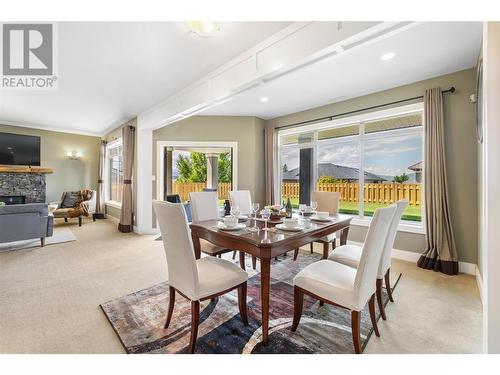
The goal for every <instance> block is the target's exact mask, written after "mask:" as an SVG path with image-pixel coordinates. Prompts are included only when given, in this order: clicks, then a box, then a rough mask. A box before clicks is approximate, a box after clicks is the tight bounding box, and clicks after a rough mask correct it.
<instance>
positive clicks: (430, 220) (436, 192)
mask: <svg viewBox="0 0 500 375" xmlns="http://www.w3.org/2000/svg"><path fill="white" fill-rule="evenodd" d="M424 133H425V141H424V144H425V146H424V148H425V150H424V176H425V178H424V183H425V184H424V194H425V219H426V242H427V249H426V250H425V252H424V253H423V254H422V255H421V256H420V259H419V260H418V266H419V267H421V268H425V269H432V270H434V271H441V272H443V273H445V274H448V275H456V274H458V254H457V250H456V248H455V241H454V239H453V231H452V227H451V217H450V208H449V201H448V188H447V181H446V159H445V149H444V121H443V94H442V93H441V89H439V88H434V89H430V90H426V91H425V94H424Z"/></svg>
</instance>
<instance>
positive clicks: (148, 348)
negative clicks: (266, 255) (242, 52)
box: [101, 251, 401, 354]
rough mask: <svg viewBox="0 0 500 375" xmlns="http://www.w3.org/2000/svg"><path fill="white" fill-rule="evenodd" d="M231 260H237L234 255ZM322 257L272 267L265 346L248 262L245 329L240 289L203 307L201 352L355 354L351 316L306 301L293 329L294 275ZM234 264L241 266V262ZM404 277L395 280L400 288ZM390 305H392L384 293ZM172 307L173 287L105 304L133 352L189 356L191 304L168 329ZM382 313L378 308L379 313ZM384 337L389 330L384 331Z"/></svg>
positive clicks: (364, 328) (178, 308)
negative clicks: (238, 291)
mask: <svg viewBox="0 0 500 375" xmlns="http://www.w3.org/2000/svg"><path fill="white" fill-rule="evenodd" d="M226 259H231V258H230V255H228V256H227V258H226ZM320 259H321V256H320V255H319V254H316V253H315V254H309V253H308V252H305V251H302V252H301V253H300V254H299V257H298V258H297V261H295V262H294V261H293V259H292V257H291V256H288V257H280V258H279V259H278V260H277V261H273V263H272V265H271V303H270V304H271V310H270V324H269V326H270V330H269V331H270V333H269V345H268V346H263V345H261V343H260V340H261V335H262V330H261V322H260V316H261V310H260V302H259V295H260V275H259V273H258V269H259V266H258V265H257V271H254V270H252V268H251V261H250V258H249V257H248V259H247V271H248V272H249V276H250V277H249V280H248V297H247V304H248V305H247V306H248V320H249V325H248V326H247V327H245V326H244V325H243V323H242V322H241V320H240V316H239V313H238V298H237V293H236V291H233V292H231V293H228V294H226V295H224V296H221V297H219V298H218V299H217V300H216V301H213V302H210V301H204V302H202V304H201V309H202V311H201V313H200V326H199V331H198V341H197V342H196V353H210V354H216V353H226V354H230V353H234V354H237V353H283V354H284V353H301V354H307V353H325V354H326V353H344V354H351V353H354V349H353V344H352V336H351V323H350V322H351V320H350V317H351V316H350V312H349V311H348V310H345V309H341V308H336V307H333V306H330V305H326V304H325V305H324V306H319V303H318V301H316V300H313V299H310V298H309V297H307V296H306V297H305V299H304V311H303V314H302V319H301V320H300V325H299V327H298V329H297V331H296V332H291V331H290V326H291V324H292V316H293V285H292V279H293V277H294V276H295V275H296V274H297V273H298V272H299V271H300V270H301V269H303V268H304V267H305V266H307V265H308V264H310V263H312V262H315V261H318V260H320ZM234 262H237V260H235V261H234ZM400 277H401V275H399V276H398V277H397V279H396V280H394V281H393V283H392V284H393V288H394V287H395V286H396V285H397V282H398V281H399V279H400ZM384 301H385V304H387V302H388V298H387V294H386V293H385V290H384ZM167 307H168V283H167V282H163V283H161V284H158V285H155V286H152V287H150V288H147V289H144V290H141V291H138V292H135V293H132V294H129V295H126V296H124V297H120V298H118V299H115V300H112V301H109V302H106V303H103V304H102V305H101V308H102V310H103V311H104V313H105V314H106V317H107V318H108V320H109V322H110V323H111V325H112V326H113V329H114V330H115V332H116V334H117V335H118V337H119V338H120V341H121V343H122V345H123V347H124V348H125V350H126V351H127V353H133V354H135V353H186V351H187V345H188V343H189V334H190V322H191V304H190V302H189V301H188V300H186V299H184V298H183V297H182V296H180V295H179V294H177V295H176V303H175V309H174V314H173V316H172V321H171V323H170V327H169V328H168V329H166V330H165V329H164V328H163V325H164V323H165V319H166V315H167ZM377 314H378V310H377ZM372 331H373V329H372V325H371V322H370V316H369V313H368V308H367V307H366V308H365V310H364V311H363V312H362V320H361V340H362V345H363V349H364V347H365V346H366V343H367V342H368V340H369V339H370V336H371V334H372ZM381 334H382V335H383V332H381Z"/></svg>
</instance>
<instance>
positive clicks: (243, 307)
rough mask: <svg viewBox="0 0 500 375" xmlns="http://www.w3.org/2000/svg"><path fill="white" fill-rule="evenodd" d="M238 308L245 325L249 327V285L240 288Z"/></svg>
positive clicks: (245, 284)
mask: <svg viewBox="0 0 500 375" xmlns="http://www.w3.org/2000/svg"><path fill="white" fill-rule="evenodd" d="M238 308H239V309H240V316H241V320H242V321H243V324H244V325H246V326H247V325H248V315H247V283H246V282H245V283H244V284H242V285H241V286H240V287H238Z"/></svg>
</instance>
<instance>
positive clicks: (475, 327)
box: [0, 220, 482, 353]
mask: <svg viewBox="0 0 500 375" xmlns="http://www.w3.org/2000/svg"><path fill="white" fill-rule="evenodd" d="M57 225H58V227H59V226H60V227H68V228H70V229H71V231H72V232H73V234H74V235H75V236H76V237H77V239H78V240H77V241H76V242H70V243H61V244H56V245H51V246H46V247H44V248H41V249H34V250H23V251H9V252H3V253H0V285H1V288H0V317H1V319H0V332H1V334H0V353H124V350H123V348H122V346H121V345H120V342H119V340H118V338H117V337H116V335H115V333H114V332H113V329H112V328H111V326H110V324H109V323H108V322H107V320H106V317H105V316H104V314H103V313H102V311H101V309H100V307H99V304H101V303H103V302H106V301H109V300H112V299H115V298H118V297H120V296H123V295H126V294H128V293H132V292H135V291H137V290H140V289H143V288H147V287H150V286H152V285H155V284H158V283H160V282H162V281H164V280H165V279H167V267H166V263H165V255H164V253H163V244H162V242H161V241H154V239H155V238H156V237H158V236H154V235H153V236H138V235H135V234H133V233H129V234H122V233H119V232H118V231H117V229H116V224H115V223H114V222H112V221H109V220H98V221H97V222H95V223H93V222H92V220H85V221H84V224H83V226H82V227H81V228H79V227H78V225H77V224H73V223H68V224H65V223H64V222H62V221H61V222H60V223H58V224H57ZM316 250H317V251H318V252H319V251H320V248H319V247H318V248H317V249H316ZM393 270H394V272H402V273H403V277H402V279H401V281H400V283H399V285H398V290H397V296H396V303H389V304H388V306H387V310H386V311H387V315H388V320H387V321H385V322H382V321H379V328H380V333H381V335H382V337H380V338H376V337H373V338H372V339H371V340H370V341H369V343H368V345H367V346H366V348H365V353H478V352H480V351H481V350H482V311H481V302H480V299H479V294H478V290H477V287H476V281H475V279H474V278H473V277H472V276H469V275H462V274H461V275H458V276H446V275H443V274H439V273H435V272H433V271H426V270H422V269H420V268H418V267H416V266H415V265H414V264H413V263H408V262H402V261H394V262H393ZM271 292H272V291H271ZM165 303H167V301H165Z"/></svg>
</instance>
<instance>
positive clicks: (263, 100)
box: [260, 96, 269, 102]
mask: <svg viewBox="0 0 500 375" xmlns="http://www.w3.org/2000/svg"><path fill="white" fill-rule="evenodd" d="M268 100H269V98H268V97H267V96H263V97H262V98H260V101H261V102H267V101H268Z"/></svg>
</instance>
